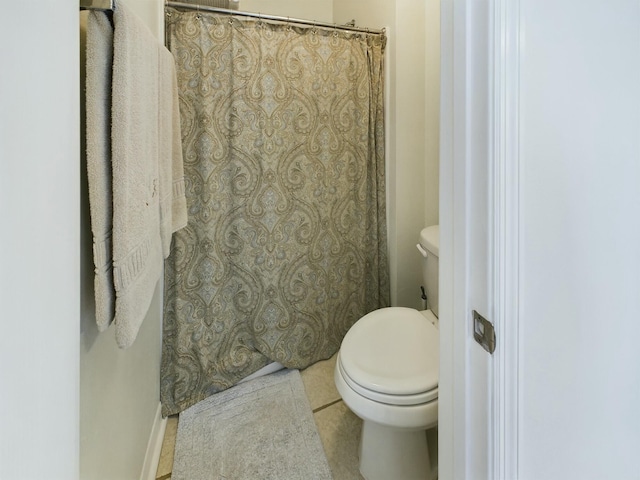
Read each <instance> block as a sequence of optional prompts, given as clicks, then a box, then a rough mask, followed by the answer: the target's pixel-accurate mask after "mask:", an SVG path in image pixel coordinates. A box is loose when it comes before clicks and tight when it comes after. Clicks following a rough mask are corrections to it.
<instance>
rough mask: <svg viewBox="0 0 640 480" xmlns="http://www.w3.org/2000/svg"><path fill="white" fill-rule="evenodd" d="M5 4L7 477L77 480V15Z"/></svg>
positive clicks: (1, 185) (0, 306) (2, 421)
mask: <svg viewBox="0 0 640 480" xmlns="http://www.w3.org/2000/svg"><path fill="white" fill-rule="evenodd" d="M77 8H78V7H77V4H75V3H73V2H59V1H54V0H45V1H42V2H39V3H38V5H37V7H34V5H33V4H32V3H31V2H4V4H3V7H2V9H3V15H4V16H5V18H6V19H7V20H8V21H7V22H5V24H4V25H3V27H2V28H1V29H0V63H1V64H2V74H0V105H2V107H1V108H0V225H1V226H2V227H1V235H0V323H1V324H2V333H1V335H0V379H1V380H0V478H3V479H11V480H25V479H33V480H40V479H43V478H47V479H53V480H55V479H60V480H73V479H76V478H78V458H79V438H78V423H79V420H78V402H79V400H78V398H79V364H78V349H79V343H80V340H79V325H80V312H79V305H80V279H79V275H78V272H79V269H80V257H79V250H80V245H79V242H80V202H79V198H80V193H79V189H80V177H79V164H80V160H79V148H78V145H79V95H78V92H79V86H78V10H77Z"/></svg>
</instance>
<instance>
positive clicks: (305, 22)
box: [165, 1, 385, 34]
mask: <svg viewBox="0 0 640 480" xmlns="http://www.w3.org/2000/svg"><path fill="white" fill-rule="evenodd" d="M165 7H173V8H179V9H180V8H181V9H186V10H197V11H201V12H214V13H224V14H227V15H232V16H238V17H253V18H258V19H262V20H276V21H279V22H289V23H298V24H302V25H313V26H314V27H325V28H333V29H336V30H349V31H354V32H362V33H372V34H381V33H385V31H384V29H382V30H376V29H372V28H360V27H355V26H350V25H336V24H334V23H326V22H316V21H313V20H303V19H300V18H291V17H281V16H278V15H265V14H263V13H255V12H242V11H238V10H229V9H226V8H218V7H210V6H208V5H195V4H191V3H181V2H171V1H167V2H165Z"/></svg>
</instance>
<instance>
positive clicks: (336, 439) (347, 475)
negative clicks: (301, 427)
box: [313, 402, 362, 480]
mask: <svg viewBox="0 0 640 480" xmlns="http://www.w3.org/2000/svg"><path fill="white" fill-rule="evenodd" d="M313 418H314V420H315V421H316V425H317V427H318V433H319V434H320V439H321V440H322V445H323V447H324V451H325V454H326V455H327V460H328V461H329V467H331V473H332V474H333V478H334V479H335V480H362V476H361V475H360V471H359V468H358V445H359V443H360V431H361V428H362V420H360V419H359V418H358V417H356V416H355V415H354V414H353V413H352V412H351V410H349V408H347V406H346V405H345V404H344V402H338V403H336V404H335V405H331V406H330V407H327V408H325V409H322V410H320V411H318V412H316V413H315V414H314V415H313Z"/></svg>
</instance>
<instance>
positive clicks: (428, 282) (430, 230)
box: [417, 225, 440, 317]
mask: <svg viewBox="0 0 640 480" xmlns="http://www.w3.org/2000/svg"><path fill="white" fill-rule="evenodd" d="M417 247H418V250H419V251H420V253H421V254H422V282H423V285H422V286H423V287H424V289H425V291H426V293H427V308H428V309H430V310H431V311H432V312H433V313H434V315H435V316H436V317H437V316H438V257H439V253H440V252H439V250H440V226H439V225H432V226H430V227H426V228H423V229H422V231H421V232H420V243H418V245H417Z"/></svg>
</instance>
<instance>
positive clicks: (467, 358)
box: [439, 0, 522, 479]
mask: <svg viewBox="0 0 640 480" xmlns="http://www.w3.org/2000/svg"><path fill="white" fill-rule="evenodd" d="M521 33H522V32H521V30H520V2H519V0H494V1H491V2H482V3H480V2H474V1H472V0H462V1H457V0H456V1H455V2H454V1H453V0H442V2H441V107H440V108H441V113H440V121H441V127H440V128H441V134H440V236H441V240H440V244H441V247H440V300H439V302H440V314H441V321H440V343H441V349H440V352H441V355H440V384H439V400H440V401H439V476H440V478H447V479H467V478H474V479H483V478H487V479H489V478H491V479H515V478H517V473H518V401H519V400H518V399H519V390H518V370H519V363H518V347H519V304H518V297H519V282H518V280H519V241H520V240H519V239H520V224H519V213H520V202H519V199H520V191H519V183H520V182H519V178H520V177H519V172H520V169H519V164H520V155H519V125H518V118H519V117H518V113H519V110H518V109H519V102H518V97H519V55H520V41H521V38H522V37H521ZM479 45H480V46H479ZM477 65H486V78H484V79H480V78H478V76H477ZM483 72H484V70H483ZM486 87H488V88H486ZM481 121H486V122H487V124H488V128H485V129H480V130H481V133H480V134H481V135H484V136H485V137H486V138H484V141H483V140H482V139H481V140H480V141H478V131H479V130H478V129H477V122H481ZM478 147H481V148H482V151H480V152H479V151H478V150H477V149H478ZM485 147H486V148H485ZM485 154H486V158H484V159H483V160H482V161H480V162H478V156H479V155H480V156H483V155H485ZM479 165H480V168H484V169H486V171H485V172H483V175H482V177H483V178H482V179H481V180H482V181H486V182H487V183H488V185H487V188H486V191H487V192H488V198H487V204H486V208H487V209H488V211H487V212H482V213H483V214H485V215H486V218H487V222H488V225H486V228H487V235H488V243H487V245H488V248H487V250H488V251H487V252H486V255H487V269H488V272H487V273H488V277H487V279H488V282H489V285H488V287H487V292H488V297H489V298H487V305H488V311H487V312H486V313H487V315H488V316H489V320H490V321H492V322H493V323H494V326H495V330H496V335H497V343H496V350H495V352H494V353H493V355H491V356H490V357H489V358H488V359H487V362H488V363H487V364H486V365H478V364H477V361H476V362H475V363H474V362H472V361H471V360H472V353H473V350H472V349H475V348H477V347H478V345H477V344H475V343H474V340H473V332H472V321H471V311H472V309H473V308H474V305H472V304H471V300H470V298H471V293H472V290H473V285H472V284H471V283H470V282H471V281H472V277H471V275H470V268H471V266H472V264H473V261H474V259H473V258H470V252H471V251H472V248H471V247H472V242H473V241H474V239H473V238H471V237H472V235H473V234H474V232H473V230H472V228H471V220H472V218H473V215H474V214H476V213H477V212H475V211H474V209H477V208H478V206H477V205H473V204H472V203H471V202H470V201H469V200H470V192H471V190H472V188H473V182H474V181H479V180H478V179H477V178H472V177H471V175H469V172H470V170H471V167H472V166H473V167H474V169H476V171H477V169H478V166H479ZM475 281H477V280H475ZM487 355H489V354H488V353H487ZM475 358H477V353H476V357H475ZM479 376H480V377H484V378H482V379H481V382H482V381H484V382H485V385H486V392H487V398H478V396H477V388H476V390H475V391H474V383H475V384H476V387H477V383H478V377H479ZM481 393H482V392H481ZM474 395H475V398H474ZM481 397H482V396H481ZM480 417H485V418H484V419H481V418H480ZM478 420H482V421H478ZM478 466H480V468H478Z"/></svg>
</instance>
